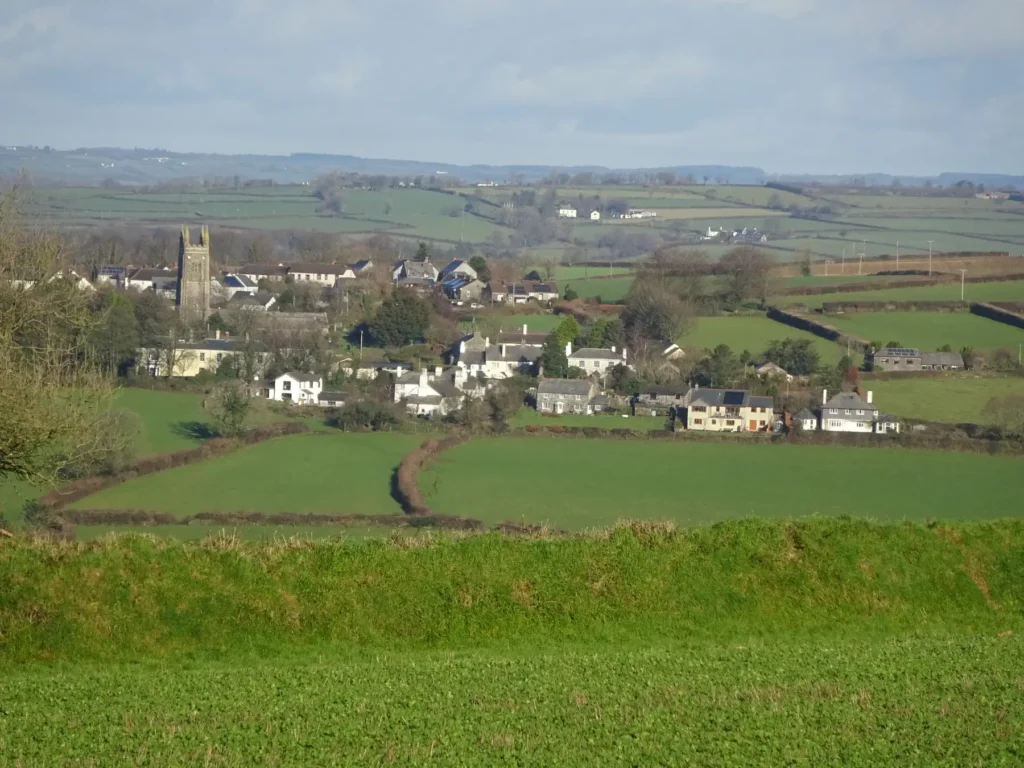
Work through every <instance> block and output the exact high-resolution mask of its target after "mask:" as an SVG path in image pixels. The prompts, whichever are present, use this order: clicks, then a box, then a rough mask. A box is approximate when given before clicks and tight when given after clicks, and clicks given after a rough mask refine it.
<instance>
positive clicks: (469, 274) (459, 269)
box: [437, 259, 478, 282]
mask: <svg viewBox="0 0 1024 768" xmlns="http://www.w3.org/2000/svg"><path fill="white" fill-rule="evenodd" d="M453 275H458V276H460V277H466V278H469V279H470V280H476V279H477V277H478V275H477V273H476V270H475V269H473V268H472V267H471V266H469V262H468V261H463V260H462V259H455V260H454V261H451V262H449V263H448V264H447V265H446V266H445V267H444V269H442V270H441V271H440V272H438V274H437V279H438V280H439V281H441V282H444V281H445V280H446V279H447V278H449V277H452V276H453Z"/></svg>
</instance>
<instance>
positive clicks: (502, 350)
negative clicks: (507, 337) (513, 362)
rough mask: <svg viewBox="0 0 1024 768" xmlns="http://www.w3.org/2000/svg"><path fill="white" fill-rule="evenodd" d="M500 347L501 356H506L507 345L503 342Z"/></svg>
mask: <svg viewBox="0 0 1024 768" xmlns="http://www.w3.org/2000/svg"><path fill="white" fill-rule="evenodd" d="M500 349H501V356H502V357H504V356H505V345H504V344H502V345H501V346H500Z"/></svg>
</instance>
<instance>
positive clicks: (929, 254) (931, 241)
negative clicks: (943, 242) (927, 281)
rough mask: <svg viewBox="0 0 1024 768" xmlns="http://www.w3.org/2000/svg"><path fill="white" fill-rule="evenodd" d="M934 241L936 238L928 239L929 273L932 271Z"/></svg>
mask: <svg viewBox="0 0 1024 768" xmlns="http://www.w3.org/2000/svg"><path fill="white" fill-rule="evenodd" d="M934 242H935V241H934V240H929V241H928V274H929V275H930V274H931V273H932V243H934Z"/></svg>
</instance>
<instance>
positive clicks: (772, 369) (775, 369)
mask: <svg viewBox="0 0 1024 768" xmlns="http://www.w3.org/2000/svg"><path fill="white" fill-rule="evenodd" d="M754 373H756V374H757V375H758V376H765V377H767V378H769V379H785V380H786V381H792V380H793V376H792V375H791V374H790V373H788V372H787V371H786V369H785V368H783V367H782V366H780V365H776V364H775V363H762V364H761V365H759V366H757V367H756V368H754Z"/></svg>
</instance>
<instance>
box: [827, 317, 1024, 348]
mask: <svg viewBox="0 0 1024 768" xmlns="http://www.w3.org/2000/svg"><path fill="white" fill-rule="evenodd" d="M823 319H824V321H825V322H827V323H829V324H830V325H834V326H836V327H837V328H840V329H842V330H844V331H846V332H847V333H852V334H853V335H854V336H858V337H860V338H862V339H868V340H871V341H879V342H881V343H882V344H886V343H888V342H889V341H899V342H900V344H902V345H903V346H905V347H916V348H918V349H921V350H924V351H934V350H936V349H938V348H939V347H941V346H944V345H946V344H949V345H950V347H952V348H953V349H955V350H958V349H962V348H963V347H972V348H974V349H1003V348H1008V349H1009V348H1013V349H1016V347H1017V345H1018V344H1021V343H1024V331H1022V330H1021V329H1019V328H1014V327H1013V326H1011V325H1006V324H1005V323H997V322H996V321H994V320H988V319H986V318H984V317H979V316H977V315H972V314H969V313H967V312H955V313H954V312H851V313H847V314H841V315H826V316H824V318H823Z"/></svg>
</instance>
